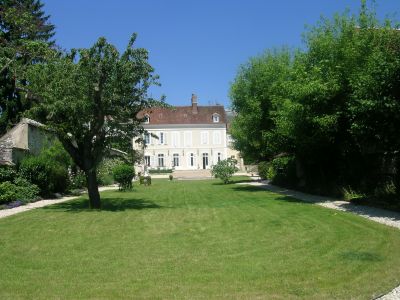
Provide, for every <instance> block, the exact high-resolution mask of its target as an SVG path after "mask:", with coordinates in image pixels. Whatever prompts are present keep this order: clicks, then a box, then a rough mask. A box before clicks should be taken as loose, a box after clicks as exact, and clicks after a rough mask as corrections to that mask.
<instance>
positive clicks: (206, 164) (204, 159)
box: [203, 153, 208, 170]
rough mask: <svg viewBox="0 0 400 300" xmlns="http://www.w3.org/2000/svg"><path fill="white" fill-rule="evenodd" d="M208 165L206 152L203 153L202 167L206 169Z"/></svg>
mask: <svg viewBox="0 0 400 300" xmlns="http://www.w3.org/2000/svg"><path fill="white" fill-rule="evenodd" d="M207 166H208V153H203V169H204V170H205V169H207Z"/></svg>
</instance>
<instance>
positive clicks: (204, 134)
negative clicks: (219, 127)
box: [200, 131, 209, 145]
mask: <svg viewBox="0 0 400 300" xmlns="http://www.w3.org/2000/svg"><path fill="white" fill-rule="evenodd" d="M200 137H201V140H200V142H201V144H202V145H208V144H209V139H208V131H202V132H201V136H200Z"/></svg>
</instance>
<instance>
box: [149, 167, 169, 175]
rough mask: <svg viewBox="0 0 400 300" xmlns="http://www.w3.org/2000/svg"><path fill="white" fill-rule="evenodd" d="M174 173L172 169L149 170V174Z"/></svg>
mask: <svg viewBox="0 0 400 300" xmlns="http://www.w3.org/2000/svg"><path fill="white" fill-rule="evenodd" d="M169 173H172V169H160V168H157V169H151V170H149V174H169Z"/></svg>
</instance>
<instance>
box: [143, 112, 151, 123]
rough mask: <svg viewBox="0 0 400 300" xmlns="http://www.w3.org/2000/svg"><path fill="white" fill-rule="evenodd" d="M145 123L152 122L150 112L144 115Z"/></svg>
mask: <svg viewBox="0 0 400 300" xmlns="http://www.w3.org/2000/svg"><path fill="white" fill-rule="evenodd" d="M143 123H144V124H149V123H150V116H149V115H148V114H145V115H144V121H143Z"/></svg>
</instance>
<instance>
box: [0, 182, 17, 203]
mask: <svg viewBox="0 0 400 300" xmlns="http://www.w3.org/2000/svg"><path fill="white" fill-rule="evenodd" d="M16 200H17V186H16V185H15V184H13V183H12V182H10V181H5V182H2V183H0V204H6V203H10V202H13V201H16Z"/></svg>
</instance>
